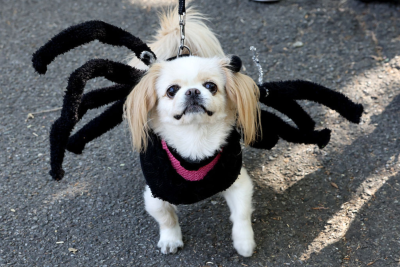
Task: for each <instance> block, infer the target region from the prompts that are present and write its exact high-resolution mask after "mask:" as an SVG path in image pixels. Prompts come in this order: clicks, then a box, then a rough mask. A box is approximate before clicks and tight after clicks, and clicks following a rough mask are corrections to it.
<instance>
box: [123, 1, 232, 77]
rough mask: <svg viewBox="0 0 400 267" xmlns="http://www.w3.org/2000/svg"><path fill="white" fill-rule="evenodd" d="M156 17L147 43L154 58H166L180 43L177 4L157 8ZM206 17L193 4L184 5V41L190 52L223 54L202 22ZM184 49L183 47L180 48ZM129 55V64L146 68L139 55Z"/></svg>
mask: <svg viewBox="0 0 400 267" xmlns="http://www.w3.org/2000/svg"><path fill="white" fill-rule="evenodd" d="M159 19H160V28H159V30H158V31H157V33H156V35H155V36H153V40H152V41H151V42H150V43H149V44H148V45H149V47H150V49H151V50H152V51H153V52H154V54H156V56H157V59H158V60H166V59H168V58H171V57H174V56H176V55H177V53H178V48H179V45H180V43H179V40H180V39H181V36H180V28H179V14H178V6H175V7H173V8H172V7H170V8H168V9H165V10H163V11H161V12H160V13H159ZM206 20H207V19H206V17H205V16H204V15H203V14H201V13H200V12H198V11H196V9H195V8H193V7H189V8H186V26H185V45H187V46H188V47H189V48H190V50H191V52H192V55H194V56H199V57H207V58H208V57H215V56H217V57H225V54H224V51H223V50H222V47H221V44H220V42H219V41H218V39H217V37H216V36H215V34H214V33H213V32H212V31H211V29H210V28H209V27H208V26H207V25H206V24H205V23H204V21H206ZM185 52H187V50H184V51H183V53H185ZM132 57H134V55H132ZM132 57H131V59H130V60H129V65H130V66H134V67H140V68H141V69H143V68H146V67H145V65H144V64H142V63H141V62H140V60H139V59H137V58H132Z"/></svg>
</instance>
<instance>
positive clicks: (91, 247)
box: [0, 0, 400, 267]
mask: <svg viewBox="0 0 400 267" xmlns="http://www.w3.org/2000/svg"><path fill="white" fill-rule="evenodd" d="M165 2H168V1H165ZM170 2H171V1H170ZM172 2H173V1H172ZM160 3H162V2H161V1H142V0H122V1H101V0H100V1H94V0H87V1H60V0H55V1H35V0H20V1H12V0H2V1H1V4H0V25H1V26H0V111H1V113H0V114H1V121H2V122H1V124H0V150H1V151H2V152H1V153H0V155H1V156H0V266H104V267H105V266H373V267H376V266H398V265H399V264H400V262H399V260H400V249H399V248H400V225H399V223H398V218H399V216H400V205H399V201H400V197H399V191H400V174H399V170H400V158H399V153H400V138H399V132H400V121H399V118H400V79H399V78H400V67H399V66H400V63H399V62H400V60H399V57H400V55H399V51H400V50H399V47H400V37H399V29H400V7H399V6H398V5H393V4H379V3H378V4H365V3H361V2H359V1H356V0H342V1H308V0H283V1H281V2H278V3H275V4H260V3H255V2H249V1H244V0H242V1H239V0H235V1H234V0H215V1H212V4H210V3H211V2H210V1H207V0H197V1H196V2H195V4H196V6H197V7H198V9H199V10H200V11H201V12H203V13H205V14H207V16H208V17H209V18H210V22H209V25H210V26H211V27H212V28H213V29H214V31H215V32H216V33H217V34H218V35H219V38H220V41H221V43H222V45H223V47H224V50H225V52H226V53H228V54H235V55H238V56H240V57H241V59H242V60H243V62H244V66H245V69H246V73H247V74H248V75H250V76H252V77H253V78H254V79H257V78H258V77H257V71H256V68H255V66H254V65H253V63H252V61H251V53H250V51H249V47H250V46H251V45H254V46H256V47H257V51H258V52H259V58H260V62H261V64H262V66H263V69H264V71H265V76H264V77H265V80H281V79H282V80H287V79H306V80H311V81H314V82H318V83H321V84H323V85H325V86H327V87H330V88H332V89H334V90H337V91H340V92H343V93H346V94H347V95H348V96H349V97H350V98H351V99H353V100H355V101H358V102H360V103H363V104H364V106H365V109H366V112H365V114H364V117H363V122H362V123H361V125H351V124H349V123H348V122H346V121H345V120H344V119H342V118H341V117H339V116H338V115H337V114H336V113H334V112H331V111H330V110H328V109H326V108H324V107H322V106H320V105H316V104H314V103H311V102H306V101H304V102H302V105H303V106H304V107H305V108H306V109H307V110H308V111H309V112H310V114H311V115H312V116H313V117H314V118H315V119H316V121H317V122H318V128H323V127H329V128H330V129H332V130H333V134H332V140H331V143H330V144H329V145H328V146H327V147H326V148H325V149H324V150H319V149H318V148H316V147H314V146H302V145H293V144H288V143H286V142H284V141H280V142H279V144H278V145H277V146H276V147H275V148H274V149H273V150H272V151H260V150H256V149H246V150H245V152H244V164H245V166H246V168H247V169H248V170H249V173H250V174H251V176H252V178H253V181H254V183H255V185H256V188H255V192H254V207H255V211H254V213H253V227H254V230H255V233H256V243H257V249H256V253H255V254H254V255H253V256H252V257H251V258H243V257H240V256H238V254H237V253H236V252H235V250H234V248H233V246H232V243H231V223H230V221H229V211H228V207H227V206H226V204H225V202H224V201H223V199H221V198H220V197H219V196H215V197H212V198H210V199H207V200H205V201H203V202H200V203H197V204H195V205H190V206H182V207H181V208H180V213H179V217H180V221H181V226H182V231H183V235H184V242H185V247H184V248H183V249H182V250H180V251H179V252H178V253H177V254H175V255H168V256H165V255H162V254H161V253H160V251H159V249H158V248H157V241H158V227H157V225H156V224H155V222H154V221H153V219H152V218H150V216H149V215H147V214H146V212H145V211H144V209H143V200H142V191H143V188H144V179H143V177H142V174H141V170H140V164H139V160H138V155H137V154H136V153H133V152H132V151H131V149H130V143H129V138H128V134H127V129H126V127H124V126H119V127H117V128H116V129H115V130H113V131H111V132H109V133H107V134H105V135H104V136H102V137H100V138H99V139H97V140H95V141H94V142H92V143H91V144H89V145H88V146H87V149H86V150H85V151H84V153H83V155H81V156H76V155H72V154H67V155H66V158H65V162H64V166H65V170H66V177H65V178H64V179H63V180H62V181H61V182H55V181H52V180H51V179H50V176H49V175H48V171H49V142H48V134H49V129H50V126H51V124H52V123H53V122H54V120H55V119H56V118H57V117H58V116H59V111H55V112H48V113H41V114H37V115H34V118H33V119H28V120H26V119H27V115H28V114H29V113H33V112H39V111H43V110H49V109H54V108H58V107H60V106H61V104H62V96H63V90H64V88H65V87H66V84H67V77H68V75H69V74H70V73H71V72H72V71H73V70H74V69H76V68H77V67H79V66H81V65H82V64H83V63H85V62H86V61H87V60H89V59H91V58H109V59H113V60H116V61H123V62H124V61H125V58H126V57H127V55H128V54H129V51H128V50H127V49H125V48H114V47H110V46H106V45H104V44H100V43H99V42H93V43H91V44H88V45H85V46H83V47H80V48H79V49H76V50H74V51H72V52H70V53H68V54H66V55H63V56H61V57H59V58H57V59H56V60H55V61H54V62H53V63H52V64H51V65H50V66H49V70H48V73H47V74H46V75H45V76H39V75H38V74H36V73H34V71H33V68H32V66H31V63H30V60H31V55H32V53H33V52H34V51H35V50H36V49H38V48H39V47H40V46H41V45H43V44H44V43H45V42H46V41H47V40H49V38H51V37H52V36H54V35H55V34H57V33H58V32H60V31H61V30H62V29H65V28H66V27H68V26H71V25H73V24H76V23H79V22H83V21H86V20H92V19H100V20H104V21H106V22H109V23H111V24H114V25H117V26H120V27H122V28H124V29H126V30H128V31H130V32H131V33H133V34H134V35H137V36H138V37H140V38H142V39H145V40H148V39H150V36H151V35H152V34H154V33H155V29H156V28H157V17H156V11H157V10H158V9H159V8H160V7H161V4H160ZM300 43H301V45H300ZM108 84H109V83H108V82H106V81H105V80H104V79H95V80H93V81H91V82H90V83H89V84H88V87H87V88H88V90H91V89H93V88H98V87H103V86H106V85H108ZM98 112H99V111H91V112H88V114H87V115H86V117H85V118H84V120H83V121H82V122H81V123H80V124H79V126H82V125H83V124H84V123H85V122H87V121H88V120H89V119H90V118H92V117H93V116H95V115H96V114H98ZM79 126H78V127H79ZM331 183H334V184H335V185H337V187H338V188H336V187H334V186H332V184H331Z"/></svg>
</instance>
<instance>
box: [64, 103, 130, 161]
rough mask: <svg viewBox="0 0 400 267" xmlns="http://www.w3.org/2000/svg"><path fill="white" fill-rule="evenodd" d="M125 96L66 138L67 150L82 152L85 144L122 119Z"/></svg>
mask: <svg viewBox="0 0 400 267" xmlns="http://www.w3.org/2000/svg"><path fill="white" fill-rule="evenodd" d="M125 100H126V98H123V99H121V100H118V101H117V102H116V103H114V104H113V105H111V106H110V107H109V108H108V109H107V110H106V111H104V112H103V113H102V114H101V115H100V116H98V117H96V118H94V119H93V120H91V121H90V122H89V123H87V124H86V125H85V126H83V127H82V128H81V129H80V130H79V131H78V132H77V133H75V134H74V135H73V136H71V137H70V138H69V140H68V144H67V150H68V151H70V152H73V153H75V154H82V151H83V149H84V148H85V145H86V144H87V143H89V142H91V141H92V140H94V139H96V138H97V137H99V136H101V135H102V134H104V133H106V132H108V131H109V130H111V129H113V128H114V127H115V126H117V125H118V124H120V123H121V122H122V120H123V113H124V112H123V111H124V109H123V107H124V103H125Z"/></svg>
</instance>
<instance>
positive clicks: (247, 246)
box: [233, 239, 256, 257]
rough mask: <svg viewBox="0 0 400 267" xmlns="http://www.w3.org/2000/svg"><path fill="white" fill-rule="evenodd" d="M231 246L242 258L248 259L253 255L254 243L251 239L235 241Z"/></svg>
mask: <svg viewBox="0 0 400 267" xmlns="http://www.w3.org/2000/svg"><path fill="white" fill-rule="evenodd" d="M233 246H234V247H235V249H236V251H237V253H239V255H242V256H243V257H250V256H251V255H253V252H254V249H255V247H256V243H255V242H254V240H253V239H243V240H235V241H234V242H233Z"/></svg>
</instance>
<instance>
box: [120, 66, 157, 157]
mask: <svg viewBox="0 0 400 267" xmlns="http://www.w3.org/2000/svg"><path fill="white" fill-rule="evenodd" d="M160 70H161V64H159V63H155V64H153V65H152V66H151V67H150V69H149V70H148V71H147V73H146V74H145V75H144V76H143V78H142V79H141V80H140V82H139V83H138V84H137V85H136V86H135V88H133V90H132V92H131V93H130V94H129V95H128V97H127V99H126V102H125V105H124V117H125V118H126V120H127V121H128V126H129V130H130V132H131V137H132V146H133V149H135V150H137V151H138V152H142V151H146V149H147V139H148V131H149V125H148V113H149V111H150V110H151V109H152V108H153V107H154V106H155V105H156V102H157V93H156V89H155V86H156V80H157V77H159V74H160Z"/></svg>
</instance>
